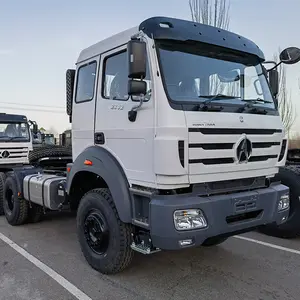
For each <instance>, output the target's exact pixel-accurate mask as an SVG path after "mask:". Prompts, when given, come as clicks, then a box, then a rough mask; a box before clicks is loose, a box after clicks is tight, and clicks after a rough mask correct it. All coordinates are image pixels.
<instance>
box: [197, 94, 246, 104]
mask: <svg viewBox="0 0 300 300" xmlns="http://www.w3.org/2000/svg"><path fill="white" fill-rule="evenodd" d="M199 98H208V99H207V100H205V101H204V102H203V104H207V103H209V102H211V101H220V100H224V99H239V98H241V97H235V96H228V95H224V94H216V95H213V96H210V95H200V96H199Z"/></svg>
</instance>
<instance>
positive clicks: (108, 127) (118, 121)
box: [95, 45, 155, 184]
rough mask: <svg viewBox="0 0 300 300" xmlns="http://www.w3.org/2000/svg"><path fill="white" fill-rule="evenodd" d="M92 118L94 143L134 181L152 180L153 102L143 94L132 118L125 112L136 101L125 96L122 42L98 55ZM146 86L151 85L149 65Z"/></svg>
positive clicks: (125, 59)
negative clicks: (143, 96) (98, 65)
mask: <svg viewBox="0 0 300 300" xmlns="http://www.w3.org/2000/svg"><path fill="white" fill-rule="evenodd" d="M100 66H101V67H100V68H101V69H100V73H99V82H98V95H97V103H96V118H95V136H96V138H95V143H96V144H97V145H99V146H100V147H104V148H106V149H107V150H108V151H109V152H111V153H112V154H113V155H114V157H115V158H116V159H117V160H118V161H119V163H120V164H121V166H122V167H123V169H124V171H125V174H126V175H127V178H128V179H130V181H131V182H135V183H136V184H139V183H142V182H143V181H147V182H149V181H150V182H151V181H152V182H154V181H155V178H154V172H153V138H154V102H153V99H152V98H151V96H148V95H147V97H146V100H145V101H144V103H143V105H142V107H141V108H140V109H139V110H138V112H137V117H136V120H135V121H134V122H131V121H130V120H129V118H128V112H129V111H130V110H131V108H132V107H133V106H136V105H138V104H139V101H138V102H136V101H133V100H132V99H131V98H130V97H129V96H128V57H127V48H126V45H123V46H121V47H119V48H117V49H114V50H112V51H109V52H106V53H105V54H103V55H102V56H101V59H100ZM145 80H146V82H147V90H148V91H149V90H150V89H152V90H153V88H152V81H151V77H150V72H149V67H148V71H147V77H146V79H145Z"/></svg>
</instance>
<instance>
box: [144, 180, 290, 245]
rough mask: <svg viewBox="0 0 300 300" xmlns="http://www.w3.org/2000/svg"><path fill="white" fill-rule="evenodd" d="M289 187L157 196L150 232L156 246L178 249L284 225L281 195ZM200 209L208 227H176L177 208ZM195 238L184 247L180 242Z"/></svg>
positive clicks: (153, 203) (151, 207) (286, 210)
mask: <svg viewBox="0 0 300 300" xmlns="http://www.w3.org/2000/svg"><path fill="white" fill-rule="evenodd" d="M288 193H289V188H288V187H286V186H284V185H282V184H276V185H272V186H270V187H268V188H262V189H257V190H253V191H247V192H240V193H233V194H226V195H214V196H210V197H200V196H197V195H191V194H190V195H188V196H186V195H170V196H157V197H156V198H153V199H152V200H151V202H150V224H151V225H150V235H151V239H152V243H153V245H154V246H155V247H157V248H160V249H165V250H176V249H181V248H183V247H191V246H199V245H201V244H202V243H203V242H204V241H205V240H206V239H208V238H210V237H215V236H232V235H235V234H238V233H241V232H247V231H251V230H253V229H254V228H256V227H258V226H261V225H265V224H270V223H276V224H278V225H279V224H282V223H284V222H285V221H286V220H287V218H288V215H289V209H285V210H283V211H278V203H279V200H280V197H281V196H283V195H286V194H288ZM181 209H182V210H186V209H201V210H202V212H203V213H204V216H205V218H206V220H207V223H208V226H207V227H206V228H202V229H193V230H185V231H179V230H176V229H175V225H174V218H173V213H174V211H176V210H181ZM187 239H189V240H192V244H190V245H188V246H181V245H180V243H179V241H182V240H187Z"/></svg>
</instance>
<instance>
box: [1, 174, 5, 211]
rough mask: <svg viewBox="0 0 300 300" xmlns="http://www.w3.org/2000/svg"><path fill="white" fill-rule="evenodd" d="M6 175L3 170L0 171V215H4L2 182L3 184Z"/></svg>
mask: <svg viewBox="0 0 300 300" xmlns="http://www.w3.org/2000/svg"><path fill="white" fill-rule="evenodd" d="M5 179H6V175H5V173H3V172H0V216H3V215H4V207H3V205H4V184H5Z"/></svg>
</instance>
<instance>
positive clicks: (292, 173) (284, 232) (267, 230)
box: [258, 165, 300, 239]
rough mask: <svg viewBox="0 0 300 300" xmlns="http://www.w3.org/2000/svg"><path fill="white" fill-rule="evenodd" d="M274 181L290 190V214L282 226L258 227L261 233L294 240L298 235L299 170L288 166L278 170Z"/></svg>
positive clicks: (299, 213)
mask: <svg viewBox="0 0 300 300" xmlns="http://www.w3.org/2000/svg"><path fill="white" fill-rule="evenodd" d="M274 180H280V181H281V183H282V184H284V185H286V186H288V187H289V188H290V212H289V217H288V219H287V221H286V222H285V223H284V224H281V225H276V224H270V225H266V226H263V227H260V228H259V229H258V230H259V231H260V232H261V233H264V234H267V235H271V236H275V237H279V238H287V239H288V238H289V239H291V238H296V237H297V236H299V234H300V202H299V200H300V168H299V166H295V165H289V166H285V167H282V168H280V170H279V173H278V174H276V176H275V178H274Z"/></svg>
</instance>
